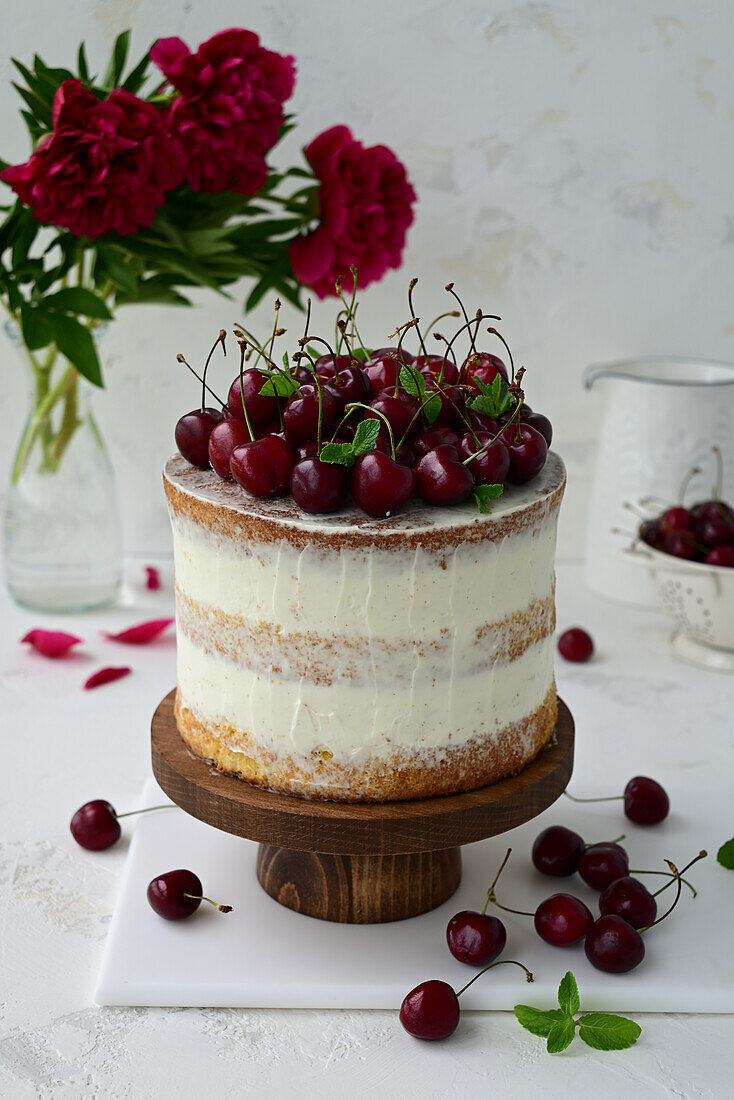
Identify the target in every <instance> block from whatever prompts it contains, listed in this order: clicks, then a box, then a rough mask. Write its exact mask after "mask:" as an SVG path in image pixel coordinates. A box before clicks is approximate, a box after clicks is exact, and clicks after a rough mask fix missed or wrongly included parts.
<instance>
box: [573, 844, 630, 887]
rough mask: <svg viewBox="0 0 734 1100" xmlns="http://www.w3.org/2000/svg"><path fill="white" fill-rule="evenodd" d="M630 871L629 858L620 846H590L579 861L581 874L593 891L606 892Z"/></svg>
mask: <svg viewBox="0 0 734 1100" xmlns="http://www.w3.org/2000/svg"><path fill="white" fill-rule="evenodd" d="M629 869H630V864H629V858H628V856H627V853H626V852H625V850H624V848H621V847H620V846H619V844H590V845H589V847H588V848H587V849H586V850H585V851H584V853H583V855H582V856H581V859H580V860H579V874H580V875H581V878H582V879H583V880H584V882H585V883H586V884H587V886H590V887H591V888H592V890H599V891H601V890H606V888H607V886H609V885H611V883H613V882H616V880H617V879H618V878H624V876H625V875H627V874H629Z"/></svg>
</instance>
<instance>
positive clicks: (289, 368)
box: [283, 351, 291, 374]
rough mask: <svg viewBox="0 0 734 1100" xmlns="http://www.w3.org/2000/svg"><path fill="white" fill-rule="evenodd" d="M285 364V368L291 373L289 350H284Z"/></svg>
mask: <svg viewBox="0 0 734 1100" xmlns="http://www.w3.org/2000/svg"><path fill="white" fill-rule="evenodd" d="M283 366H284V367H285V369H286V370H287V371H288V373H289V374H290V372H291V363H290V359H289V358H288V352H287V351H286V352H283Z"/></svg>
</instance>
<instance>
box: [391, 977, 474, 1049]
mask: <svg viewBox="0 0 734 1100" xmlns="http://www.w3.org/2000/svg"><path fill="white" fill-rule="evenodd" d="M459 1015H460V1012H459V998H458V997H457V996H456V993H455V992H454V990H453V989H452V988H451V986H450V985H449V984H448V983H447V982H442V981H439V980H438V979H437V978H433V979H431V980H430V981H427V982H421V983H420V985H417V986H416V987H415V989H411V991H410V993H408V994H407V996H406V997H405V998H404V1000H403V1003H402V1005H401V1006H400V1023H401V1024H402V1025H403V1027H404V1028H405V1030H406V1031H407V1032H409V1034H411V1035H415V1037H416V1038H417V1039H446V1038H448V1036H449V1035H452V1034H453V1032H454V1031H456V1028H457V1026H458V1023H459Z"/></svg>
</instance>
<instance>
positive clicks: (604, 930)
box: [584, 914, 645, 974]
mask: <svg viewBox="0 0 734 1100" xmlns="http://www.w3.org/2000/svg"><path fill="white" fill-rule="evenodd" d="M584 947H585V950H586V958H587V959H588V960H589V962H590V963H591V965H592V966H594V967H596V969H597V970H603V971H604V972H605V973H606V974H626V973H627V972H628V971H629V970H634V968H635V967H636V966H639V965H640V963H641V962H642V960H643V959H644V957H645V944H644V943H643V940H642V936H641V935H640V933H639V932H637V931H636V930H635V929H634V928H633V927H632V926H631V925H630V924H628V923H627V921H626V920H624V919H623V918H622V917H618V916H614V915H612V914H610V915H609V916H606V917H599V919H598V920H597V921H595V923H594V924H593V926H592V927H591V929H590V930H589V931H588V932H587V934H586V941H585V943H584Z"/></svg>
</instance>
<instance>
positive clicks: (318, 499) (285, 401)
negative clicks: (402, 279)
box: [175, 269, 552, 519]
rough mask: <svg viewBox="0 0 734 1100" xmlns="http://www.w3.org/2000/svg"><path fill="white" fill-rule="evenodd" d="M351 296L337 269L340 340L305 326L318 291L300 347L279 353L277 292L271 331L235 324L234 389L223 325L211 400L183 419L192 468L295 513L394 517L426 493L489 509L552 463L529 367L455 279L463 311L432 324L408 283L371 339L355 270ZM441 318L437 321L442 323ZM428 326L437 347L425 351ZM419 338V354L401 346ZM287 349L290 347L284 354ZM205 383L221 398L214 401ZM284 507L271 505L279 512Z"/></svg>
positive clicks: (183, 445)
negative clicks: (222, 357) (224, 383)
mask: <svg viewBox="0 0 734 1100" xmlns="http://www.w3.org/2000/svg"><path fill="white" fill-rule="evenodd" d="M350 270H351V272H352V277H353V289H352V295H351V300H350V301H348V300H347V298H346V297H345V296H344V294H343V292H342V288H341V283H340V281H337V284H336V292H337V295H338V297H339V298H340V301H341V304H342V309H341V310H340V313H339V315H338V316H337V321H336V333H337V338H336V341H335V343H334V345H333V346H332V344H330V343H329V341H328V340H326V339H325V338H324V337H322V336H317V335H314V334H312V333H309V326H310V316H311V300H310V299H308V307H307V314H306V326H305V331H304V334H303V336H302V337H301V338H300V339H299V340H298V342H297V343H298V350H296V351H291V353H290V354H289V352H288V351H286V352H285V353H284V354H283V356H282V359H281V361H280V363H277V362H276V352H275V345H276V341H277V340H278V339H279V338H280V337H282V336H283V335H285V329H283V328H280V327H279V313H280V308H281V306H280V302H279V301H277V300H276V302H275V320H274V324H273V330H272V333H271V335H270V337H269V338H268V339H267V340H266V341H265V342H264V343H260V342H259V341H258V340H257V339H256V338H255V337H254V336H253V335H252V334H251V333H250V332H249V331H248V330H246V329H245V328H244V327H243V326H236V327H235V336H236V338H237V342H238V344H239V348H240V366H239V371H238V374H237V376H236V377H235V378H234V380H233V381H232V383H231V385H230V387H229V390H228V393H227V400H226V402H223V401H222V400H221V399H220V398H218V397H217V396H216V393H215V392H214V391H213V390H212V389H211V388H210V386H209V385H208V382H207V371H208V369H209V365H210V362H211V359H212V357H213V354H214V352H215V350H216V349H217V347H218V346H219V345H220V344H221V346H222V349H223V350H224V351H225V354H226V348H225V340H226V333H225V330H224V329H222V330H221V331H220V333H219V335H218V337H217V339H216V341H215V343H214V345H213V347H212V349H211V351H210V352H209V355H208V357H207V360H206V363H205V364H204V369H203V372H202V374H201V375H199V374H198V373H197V372H196V371H194V370H193V368H191V367H190V366H189V364H188V363H187V362H186V360H185V359H184V357H183V356H182V355H179V356H178V359H179V361H180V362H182V363H184V364H185V365H186V366H187V367H188V368H189V370H191V371H192V373H193V374H195V375H196V377H197V378H198V379H199V381H200V382H201V405H200V407H199V408H198V409H194V410H192V411H191V412H189V413H187V414H185V415H184V416H182V417H181V418H180V420H179V421H178V423H177V425H176V433H175V435H176V444H177V446H178V449H179V452H180V453H181V455H182V456H183V457H184V458H185V459H186V460H187V461H188V462H189V463H190V464H191V465H192V466H193V467H194V468H196V469H199V470H207V471H209V470H211V471H213V472H214V475H216V476H217V477H218V478H220V479H221V480H222V482H224V483H229V484H232V485H233V486H234V485H236V486H237V492H239V493H240V494H241V496H242V497H243V498H244V499H248V498H250V499H251V498H255V499H260V500H269V501H270V500H274V499H276V498H283V499H284V501H285V500H287V504H285V509H286V511H287V510H288V509H290V511H291V513H292V514H294V515H296V514H304V513H306V514H311V515H329V514H339V513H344V514H345V515H347V514H348V513H349V512H350V511H353V510H354V509H355V508H356V510H357V511H358V512H359V513H361V514H362V515H366V516H370V517H372V518H375V519H380V518H385V517H391V516H394V515H395V514H396V513H398V512H400V511H401V510H402V509H404V508H406V507H408V506H409V502H411V501H412V500H414V499H415V498H418V499H419V500H420V501H421V502H422V504H423V505H428V506H430V507H435V508H439V509H445V508H454V507H459V506H463V505H466V503H467V502H471V505H472V507H473V508H474V510H475V511H476V510H478V511H479V512H480V513H487V512H489V510H490V508H492V507H493V502H494V501H496V500H497V498H499V497H500V496H501V495H502V494H503V493H504V492H505V490H506V489H507V488H508V487H510V486H522V485H526V484H530V483H532V482H533V481H534V479H536V478H537V477H538V476H539V475H540V474H541V472H542V470H543V468H544V466H545V464H546V460H547V456H548V447H549V445H550V442H551V437H552V428H551V424H550V421H549V420H548V418H547V417H545V416H543V414H541V413H538V412H533V410H532V409H531V408H530V406H529V405H528V404H527V402H526V401H525V392H524V389H523V376H524V374H525V368H524V367H520V368H519V369H518V370H516V369H515V364H514V361H513V358H512V352H511V351H510V348H509V345H508V344H507V342H506V341H505V339H504V337H503V336H502V335H501V334H500V333H499V331H498V330H497V329H496V328H495V327H494V325H493V324H490V325H489V326H488V327H487V329H486V331H487V333H488V334H490V335H491V336H493V337H495V338H497V339H499V340H500V341H501V343H502V345H503V346H504V348H505V349H506V351H507V354H508V357H509V362H510V367H509V369H508V368H507V366H506V365H505V363H504V361H503V360H502V359H500V358H499V356H497V355H495V354H493V353H491V352H488V351H485V350H483V348H482V347H481V346H480V343H479V341H480V330H482V327H483V323H484V322H486V321H487V320H489V321H492V322H494V321H497V320H499V318H497V317H496V316H495V315H493V314H488V313H484V312H483V311H482V310H477V311H476V313H475V314H474V317H473V318H471V319H470V318H469V316H468V314H467V312H466V309H465V307H464V305H463V303H462V302H461V299H460V298H459V297H458V295H457V294H456V292H455V291H454V288H453V284H452V283H449V284H448V285H447V286H446V290H447V292H448V293H449V294H451V295H452V296H453V298H455V299H456V301H457V302H458V303H459V306H460V310H461V312H460V313H459V312H458V311H456V310H453V309H452V310H449V311H448V312H446V313H443V314H441V315H440V316H439V317H438V318H436V320H435V321H433V322H431V324H430V325H429V326H428V327H427V328H426V329H425V331H424V330H423V329H422V328H421V324H420V319H419V318H418V317H417V316H416V315H415V309H414V305H413V290H414V288H415V285H416V283H417V279H413V280H411V282H410V285H409V288H408V305H409V309H410V317H409V319H408V320H407V321H406V322H405V323H404V324H401V325H398V327H397V329H396V330H395V332H394V333H393V334H392V338H393V339H394V340H395V341H396V342H395V344H394V345H392V346H390V347H380V348H377V349H370V348H367V347H365V346H364V344H363V342H362V340H361V337H360V336H359V333H358V330H357V325H356V292H357V272H356V270H355V269H350ZM462 315H463V323H462V324H460V325H459V326H458V328H457V329H456V331H455V332H454V334H453V335H452V336H451V338H450V339H449V338H447V337H446V336H444V335H442V334H441V333H438V332H436V331H435V330H434V328H435V325H436V323H437V322H439V321H441V320H443V319H444V318H446V317H459V318H460V317H462ZM432 330H433V331H432ZM431 333H432V336H433V339H434V340H435V341H437V342H438V344H439V346H440V349H441V351H440V353H439V354H431V353H430V352H429V351H428V347H427V343H426V341H427V339H428V336H429V334H431ZM407 337H414V338H417V342H418V348H417V352H416V353H413V352H411V351H409V350H408V349H407V347H405V346H404V344H405V340H406V338H407ZM277 354H278V356H279V355H280V353H279V352H278V353H277ZM207 395H210V396H211V397H213V398H214V400H215V401H216V406H212V405H207V403H206V402H207ZM278 511H279V510H278V509H277V508H276V509H273V508H272V507H271V509H270V510H269V514H270V515H273V514H277V513H278Z"/></svg>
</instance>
